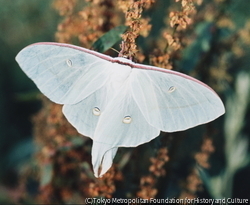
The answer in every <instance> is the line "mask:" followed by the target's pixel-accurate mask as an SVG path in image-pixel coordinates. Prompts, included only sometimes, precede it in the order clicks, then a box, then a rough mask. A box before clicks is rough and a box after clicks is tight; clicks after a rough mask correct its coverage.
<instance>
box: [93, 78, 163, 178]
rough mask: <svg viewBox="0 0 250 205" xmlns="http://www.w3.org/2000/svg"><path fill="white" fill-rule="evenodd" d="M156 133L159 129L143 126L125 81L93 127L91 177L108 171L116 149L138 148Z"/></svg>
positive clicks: (142, 117)
mask: <svg viewBox="0 0 250 205" xmlns="http://www.w3.org/2000/svg"><path fill="white" fill-rule="evenodd" d="M159 133H160V130H159V129H157V128H155V127H153V126H151V125H150V124H149V123H148V122H147V120H146V119H145V117H144V116H143V114H142V112H141V110H140V109H139V106H138V104H137V103H136V102H135V100H134V98H133V96H132V91H131V82H130V77H129V78H128V80H127V81H126V82H124V85H123V86H122V87H121V89H120V91H119V92H118V94H117V95H116V96H114V98H113V100H112V101H110V102H109V103H108V104H107V107H106V108H105V110H104V112H103V113H102V114H101V115H100V119H99V121H98V123H97V125H96V129H95V132H94V135H93V147H92V164H93V167H94V172H95V176H102V175H103V174H104V173H105V172H106V171H107V170H108V169H109V168H110V167H111V165H112V161H113V158H114V156H115V153H116V151H117V148H118V147H134V146H138V145H140V144H142V143H145V142H148V141H150V140H152V139H154V138H155V137H157V136H158V135H159ZM100 168H101V171H100V173H99V169H100Z"/></svg>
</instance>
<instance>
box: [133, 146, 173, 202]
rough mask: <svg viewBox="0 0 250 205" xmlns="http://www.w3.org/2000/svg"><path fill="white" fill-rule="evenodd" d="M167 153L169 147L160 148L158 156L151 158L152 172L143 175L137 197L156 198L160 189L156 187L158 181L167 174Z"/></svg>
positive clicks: (150, 170) (150, 169)
mask: <svg viewBox="0 0 250 205" xmlns="http://www.w3.org/2000/svg"><path fill="white" fill-rule="evenodd" d="M167 153H168V150H167V148H165V147H164V148H160V149H159V150H158V153H157V156H156V157H152V158H151V159H150V161H151V165H150V167H149V172H150V174H149V175H147V176H143V177H141V180H140V191H138V192H137V197H140V198H142V199H150V198H155V196H156V194H157V193H158V190H157V189H156V185H157V182H158V180H159V178H160V177H163V176H165V174H166V171H165V168H164V165H165V164H166V162H167V161H168V160H169V157H168V155H167Z"/></svg>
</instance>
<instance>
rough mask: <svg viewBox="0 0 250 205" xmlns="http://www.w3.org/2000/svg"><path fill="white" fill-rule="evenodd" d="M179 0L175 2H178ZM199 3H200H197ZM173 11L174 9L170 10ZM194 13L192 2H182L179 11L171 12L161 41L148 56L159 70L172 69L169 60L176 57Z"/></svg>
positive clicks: (192, 0)
mask: <svg viewBox="0 0 250 205" xmlns="http://www.w3.org/2000/svg"><path fill="white" fill-rule="evenodd" d="M178 1H179V0H176V2H178ZM199 3H201V2H199ZM170 10H174V8H170ZM195 13H196V8H195V6H194V0H182V1H181V11H171V12H170V14H169V17H168V18H166V23H167V24H169V25H170V27H171V28H172V29H171V28H170V27H167V28H166V29H164V30H163V33H162V37H163V38H161V39H159V40H158V42H157V45H158V49H155V50H154V52H153V53H152V55H150V63H151V64H152V65H154V66H158V67H161V68H167V69H172V68H173V65H172V63H171V61H170V60H171V59H172V58H174V57H176V56H178V53H177V51H178V50H179V49H180V48H181V46H182V41H181V39H182V33H183V30H185V29H187V27H188V25H190V24H192V16H193V15H194V14H195Z"/></svg>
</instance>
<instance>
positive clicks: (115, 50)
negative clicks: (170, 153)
mask: <svg viewBox="0 0 250 205" xmlns="http://www.w3.org/2000/svg"><path fill="white" fill-rule="evenodd" d="M110 49H111V50H113V51H115V52H116V53H118V54H119V51H118V50H116V49H115V48H110Z"/></svg>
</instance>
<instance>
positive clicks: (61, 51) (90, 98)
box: [16, 43, 225, 177]
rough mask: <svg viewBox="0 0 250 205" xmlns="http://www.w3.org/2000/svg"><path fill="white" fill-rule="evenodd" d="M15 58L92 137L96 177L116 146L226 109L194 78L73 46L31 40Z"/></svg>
mask: <svg viewBox="0 0 250 205" xmlns="http://www.w3.org/2000/svg"><path fill="white" fill-rule="evenodd" d="M16 60H17V62H18V63H19V65H20V67H21V68H22V69H23V71H24V72H25V73H26V74H27V75H28V76H29V77H30V78H31V79H32V80H33V81H34V82H35V84H36V85H37V87H38V88H39V89H40V90H41V92H42V93H43V94H44V95H46V96H47V97H48V98H49V99H50V100H52V101H53V102H55V103H58V104H63V113H64V115H65V116H66V118H67V120H68V121H69V122H70V123H71V124H72V125H73V126H74V127H75V128H76V129H77V131H78V132H79V133H81V134H83V135H85V136H88V137H90V138H91V139H92V140H93V147H92V164H93V169H94V174H95V176H96V177H100V176H102V175H103V174H104V173H105V172H107V170H108V169H109V168H110V167H111V165H112V162H113V158H114V156H115V154H116V152H117V149H118V147H134V146H138V145H140V144H142V143H145V142H148V141H150V140H152V139H154V138H155V137H157V136H158V135H159V133H160V130H162V131H165V132H175V131H180V130H186V129H188V128H191V127H194V126H197V125H200V124H204V123H207V122H209V121H212V120H214V119H216V118H217V117H219V116H220V115H222V114H223V113H224V112H225V109H224V105H223V103H222V101H221V100H220V98H219V97H218V95H217V94H216V93H215V92H214V91H213V90H212V89H211V88H210V87H209V86H207V85H206V84H204V83H202V82H200V81H198V80H196V79H194V78H192V77H190V76H187V75H184V74H182V73H179V72H175V71H171V70H166V69H162V68H158V67H154V66H147V65H142V64H136V63H134V62H132V61H131V60H128V59H125V58H121V57H117V58H112V57H109V56H107V55H104V54H101V53H98V52H95V51H91V50H88V49H85V48H81V47H77V46H73V45H69V44H61V43H36V44H32V45H30V46H28V47H26V48H24V49H23V50H22V51H20V52H19V53H18V55H17V57H16ZM99 169H101V171H100V170H99ZM98 170H99V171H98Z"/></svg>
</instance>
